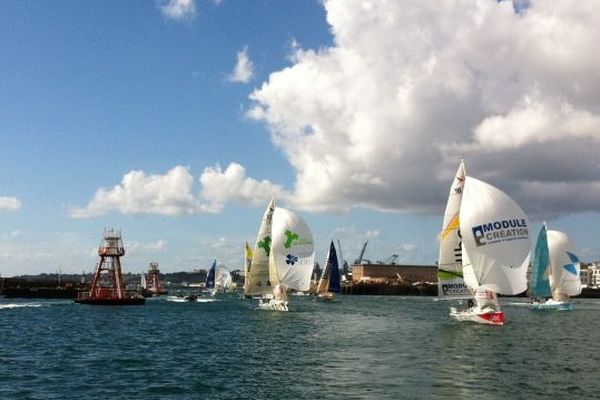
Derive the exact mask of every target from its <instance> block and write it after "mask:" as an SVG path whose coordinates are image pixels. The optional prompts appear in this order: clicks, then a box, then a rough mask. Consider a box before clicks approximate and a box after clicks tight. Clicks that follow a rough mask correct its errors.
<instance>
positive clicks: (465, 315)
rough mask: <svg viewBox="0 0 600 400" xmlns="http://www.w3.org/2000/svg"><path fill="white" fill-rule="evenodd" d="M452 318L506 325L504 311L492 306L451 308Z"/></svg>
mask: <svg viewBox="0 0 600 400" xmlns="http://www.w3.org/2000/svg"><path fill="white" fill-rule="evenodd" d="M450 318H453V319H455V320H457V321H468V322H475V323H478V324H486V325H504V313H503V312H502V311H498V310H493V309H491V308H487V307H486V308H483V309H481V308H479V307H471V308H468V309H466V310H460V311H459V310H457V309H456V308H454V307H452V308H450Z"/></svg>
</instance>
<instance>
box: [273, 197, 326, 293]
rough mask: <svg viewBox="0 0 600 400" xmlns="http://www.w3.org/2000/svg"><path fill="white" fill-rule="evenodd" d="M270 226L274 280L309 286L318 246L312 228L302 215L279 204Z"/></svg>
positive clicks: (298, 287) (293, 286)
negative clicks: (314, 241) (315, 245)
mask: <svg viewBox="0 0 600 400" xmlns="http://www.w3.org/2000/svg"><path fill="white" fill-rule="evenodd" d="M271 230H272V234H273V246H272V251H271V260H270V261H271V272H272V275H271V280H272V282H277V283H281V284H283V285H285V286H286V287H287V288H289V289H295V290H300V291H304V290H308V289H309V288H310V276H311V274H312V272H313V268H314V265H315V248H314V243H313V235H312V232H311V231H310V228H309V227H308V225H307V224H306V222H304V220H303V219H302V218H300V216H298V215H296V214H295V213H293V212H291V211H289V210H286V209H284V208H280V207H277V208H275V212H274V214H273V224H272V227H271ZM273 274H275V276H273Z"/></svg>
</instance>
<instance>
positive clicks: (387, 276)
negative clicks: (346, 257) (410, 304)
mask: <svg viewBox="0 0 600 400" xmlns="http://www.w3.org/2000/svg"><path fill="white" fill-rule="evenodd" d="M352 282H355V283H358V282H374V283H375V282H378V283H382V282H389V283H394V282H408V283H413V282H437V266H435V265H398V264H355V265H353V266H352Z"/></svg>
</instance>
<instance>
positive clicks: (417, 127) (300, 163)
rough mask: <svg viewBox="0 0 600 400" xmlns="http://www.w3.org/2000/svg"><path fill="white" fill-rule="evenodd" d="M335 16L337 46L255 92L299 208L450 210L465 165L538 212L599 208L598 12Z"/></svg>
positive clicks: (450, 10)
mask: <svg viewBox="0 0 600 400" xmlns="http://www.w3.org/2000/svg"><path fill="white" fill-rule="evenodd" d="M324 6H325V8H326V11H327V20H328V22H329V24H330V25H331V32H332V35H333V37H334V45H333V46H332V47H328V48H321V49H318V50H303V49H296V50H295V53H294V55H293V63H292V65H291V66H290V67H288V68H286V69H283V70H281V71H277V72H273V73H272V74H271V75H270V77H269V79H268V81H267V82H265V83H263V85H262V86H261V87H260V88H258V89H257V90H255V92H254V93H253V94H252V95H251V98H252V100H253V101H254V105H253V108H252V109H251V111H250V112H249V115H250V116H251V117H253V118H255V119H257V120H260V121H263V122H264V123H266V124H267V125H268V127H269V129H270V132H271V135H272V140H273V142H274V143H275V145H276V146H278V147H279V148H280V149H281V150H282V151H283V152H284V153H285V154H286V156H287V157H288V159H289V161H290V163H291V164H292V166H293V167H294V168H295V170H296V173H297V175H296V183H295V188H294V191H295V194H294V196H293V198H294V199H295V201H296V203H297V204H296V206H300V207H303V208H307V209H313V210H332V209H347V208H350V207H354V206H363V207H369V208H376V209H382V210H400V211H408V212H415V211H416V212H438V211H439V209H440V208H441V207H443V206H442V204H443V202H444V201H445V196H446V195H447V191H448V188H449V185H450V180H451V175H452V174H453V173H454V171H455V170H456V165H457V163H458V160H459V159H460V158H465V159H466V163H467V173H469V174H471V175H473V176H477V177H480V178H482V179H487V180H489V181H490V183H492V184H495V185H497V186H499V187H500V188H502V189H504V190H506V191H507V192H509V193H510V194H511V195H512V196H513V197H515V198H516V199H517V200H518V201H520V202H521V203H522V204H523V206H524V208H525V209H527V210H528V211H529V212H530V213H539V214H543V213H546V214H547V213H551V214H557V213H568V212H573V211H583V210H596V211H597V210H599V209H600V190H599V186H600V179H599V177H600V174H599V172H600V161H599V160H600V157H599V156H600V152H599V150H597V149H598V148H599V147H600V146H599V145H600V143H599V142H600V111H599V109H598V104H600V101H599V100H600V90H599V89H600V74H598V73H597V71H599V70H600V56H598V52H597V50H596V43H598V41H599V40H600V4H597V3H595V2H572V1H567V0H554V1H544V2H542V1H530V2H528V6H527V8H522V9H520V10H518V11H515V7H514V6H513V4H512V3H511V2H508V1H503V2H496V1H492V0H472V1H466V0H464V1H457V0H452V1H423V0H413V1H410V0H407V1H402V2H398V1H386V0H380V1H375V0H373V1H366V0H326V1H325V2H324ZM573 191H580V192H583V193H585V196H573V195H572V194H573Z"/></svg>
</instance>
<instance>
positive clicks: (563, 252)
mask: <svg viewBox="0 0 600 400" xmlns="http://www.w3.org/2000/svg"><path fill="white" fill-rule="evenodd" d="M579 269H580V267H579V258H578V257H577V256H576V255H575V250H574V246H573V244H572V243H571V241H570V240H569V237H568V236H567V235H566V234H564V233H563V232H559V231H554V230H548V228H547V227H546V224H544V225H543V226H542V229H541V230H540V233H539V235H538V239H537V242H536V246H535V251H534V260H533V263H532V267H531V295H532V297H533V298H534V299H535V300H534V302H533V304H532V305H531V308H532V309H533V310H560V311H569V310H572V309H573V304H572V303H571V301H570V296H577V295H578V294H580V293H581V279H580V277H579ZM544 298H545V299H546V301H544V302H542V299H544Z"/></svg>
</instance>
